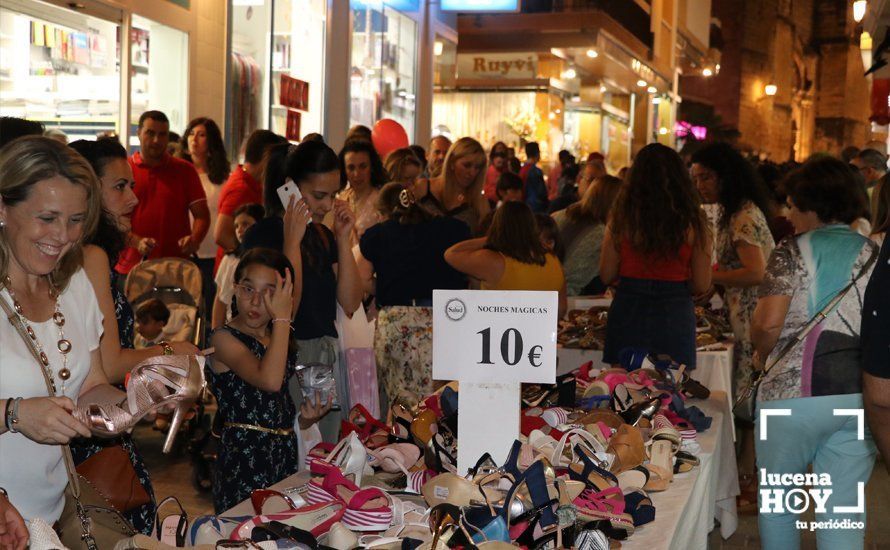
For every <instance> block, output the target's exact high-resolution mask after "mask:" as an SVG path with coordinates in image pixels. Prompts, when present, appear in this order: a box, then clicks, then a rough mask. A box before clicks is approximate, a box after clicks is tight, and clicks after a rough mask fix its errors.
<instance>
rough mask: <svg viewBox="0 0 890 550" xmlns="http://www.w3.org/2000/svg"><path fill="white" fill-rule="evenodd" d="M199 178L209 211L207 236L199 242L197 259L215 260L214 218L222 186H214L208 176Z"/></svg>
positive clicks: (217, 213) (217, 214) (200, 175)
mask: <svg viewBox="0 0 890 550" xmlns="http://www.w3.org/2000/svg"><path fill="white" fill-rule="evenodd" d="M198 176H199V177H200V178H201V187H203V188H204V194H205V195H207V208H209V209H210V228H209V229H208V230H207V235H206V236H205V237H204V240H203V241H201V246H199V247H198V251H197V253H196V254H197V255H198V257H199V258H204V259H206V258H216V248H217V245H216V239H214V238H213V230H214V228H215V227H216V218H217V216H219V194H220V193H221V192H222V187H223V186H222V185H216V184H215V183H213V182H212V181H210V176H208V175H207V174H198ZM189 217H190V219H191V220H192V223H194V218H191V214H189Z"/></svg>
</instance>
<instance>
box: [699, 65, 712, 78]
mask: <svg viewBox="0 0 890 550" xmlns="http://www.w3.org/2000/svg"><path fill="white" fill-rule="evenodd" d="M712 74H714V72H713V71H712V70H711V69H709V68H707V67H705V68H704V69H702V71H701V75H702V76H704V77H709V76H711V75H712Z"/></svg>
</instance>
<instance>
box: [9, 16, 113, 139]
mask: <svg viewBox="0 0 890 550" xmlns="http://www.w3.org/2000/svg"><path fill="white" fill-rule="evenodd" d="M119 39H120V25H119V24H118V23H117V22H112V21H105V20H102V19H99V18H97V17H92V16H89V15H84V14H79V13H76V12H73V11H70V10H65V9H62V8H58V7H56V6H52V5H50V4H44V3H41V2H13V1H11V2H4V3H3V5H2V6H0V114H2V115H3V116H16V117H27V118H29V119H31V120H36V121H39V122H42V123H43V124H44V125H45V126H46V127H47V128H57V129H59V130H61V131H63V132H65V133H66V134H67V135H68V136H69V139H80V138H90V137H95V136H96V134H100V133H117V132H118V131H119V128H118V125H119V121H120V117H119V114H120V108H121V102H120V84H121V79H120V58H119V55H120V54H119V52H120V44H119Z"/></svg>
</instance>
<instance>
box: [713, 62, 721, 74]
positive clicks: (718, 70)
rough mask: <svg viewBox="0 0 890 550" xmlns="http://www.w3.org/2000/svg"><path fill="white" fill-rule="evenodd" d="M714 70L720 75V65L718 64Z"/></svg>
mask: <svg viewBox="0 0 890 550" xmlns="http://www.w3.org/2000/svg"><path fill="white" fill-rule="evenodd" d="M714 70H715V71H717V72H718V73H719V72H720V63H717V64H716V65H715V66H714Z"/></svg>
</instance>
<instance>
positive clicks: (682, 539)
mask: <svg viewBox="0 0 890 550" xmlns="http://www.w3.org/2000/svg"><path fill="white" fill-rule="evenodd" d="M689 405H695V406H697V407H698V408H700V409H701V410H702V412H704V413H705V414H706V415H708V416H710V417H711V418H713V420H712V423H711V428H710V429H709V430H707V431H706V432H704V433H700V434H699V435H698V442H699V445H701V448H702V452H701V453H700V454H699V459H700V461H701V464H700V465H699V467H698V468H695V469H693V470H692V471H691V472H688V473H685V474H678V475H676V476H674V482H673V483H671V486H670V488H669V489H668V490H667V491H664V492H661V493H651V495H650V496H651V497H652V503H653V504H654V505H655V521H654V522H652V523H650V524H648V525H644V526H642V527H638V528H637V530H636V532H634V534H633V535H632V536H631V537H630V538H629V539H628V540H626V541H623V542H622V548H626V549H636V548H640V549H647V550H652V549H655V550H673V549H677V550H681V549H682V550H699V549H701V550H704V549H706V548H707V547H708V533H710V532H711V531H712V530H713V529H714V526H715V520H716V521H717V522H719V523H720V535H721V536H722V537H723V538H724V539H728V538H729V537H730V536H732V534H733V533H735V531H736V529H737V527H738V512H737V510H736V500H735V497H736V496H737V495H738V494H739V482H738V470H737V468H736V456H735V447H734V446H733V442H732V420H731V417H730V414H729V405H728V403H727V399H726V396H724V395H722V394H721V393H720V392H713V393H712V394H711V398H710V399H707V400H701V399H693V400H690V402H689ZM308 481H309V472H306V471H303V472H298V473H296V474H294V475H292V476H290V477H287V478H285V479H283V480H281V481H280V482H278V483H276V484H275V485H273V486H272V487H271V488H272V489H275V490H279V491H280V490H282V489H287V488H291V487H298V486H301V485H304V484H306V483H307V482H308ZM221 515H223V516H228V517H235V516H252V515H253V508H252V507H251V504H250V500H249V499H248V500H246V501H244V502H242V503H240V504H238V505H236V506H234V507H233V508H231V509H229V510H227V511H226V512H224V513H223V514H221Z"/></svg>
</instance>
